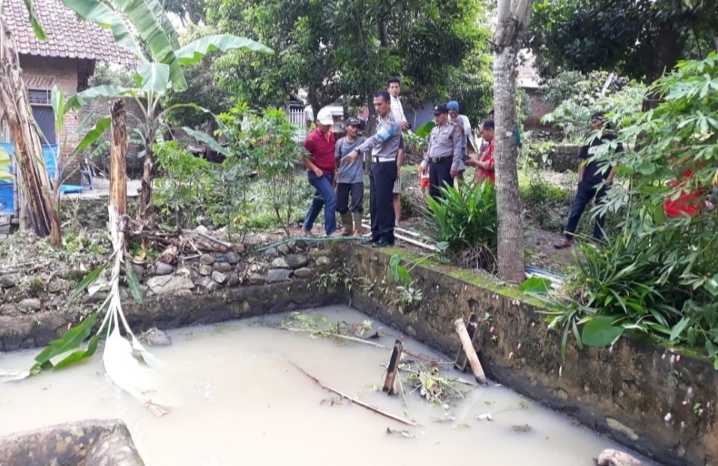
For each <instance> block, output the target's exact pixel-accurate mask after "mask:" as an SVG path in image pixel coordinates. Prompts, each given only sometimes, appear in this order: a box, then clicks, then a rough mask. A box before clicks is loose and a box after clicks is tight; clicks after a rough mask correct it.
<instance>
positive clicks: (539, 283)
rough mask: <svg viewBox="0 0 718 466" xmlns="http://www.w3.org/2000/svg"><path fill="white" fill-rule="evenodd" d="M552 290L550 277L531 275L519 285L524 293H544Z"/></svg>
mask: <svg viewBox="0 0 718 466" xmlns="http://www.w3.org/2000/svg"><path fill="white" fill-rule="evenodd" d="M550 290H551V280H549V279H548V278H539V277H531V278H528V279H526V280H524V282H523V283H522V284H521V285H520V286H519V291H520V292H522V293H536V294H544V293H548V292H549V291H550Z"/></svg>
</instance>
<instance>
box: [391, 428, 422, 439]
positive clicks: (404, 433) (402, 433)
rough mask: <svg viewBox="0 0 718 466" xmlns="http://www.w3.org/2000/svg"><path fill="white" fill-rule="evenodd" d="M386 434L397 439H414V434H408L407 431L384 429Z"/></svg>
mask: <svg viewBox="0 0 718 466" xmlns="http://www.w3.org/2000/svg"><path fill="white" fill-rule="evenodd" d="M386 433H387V434H391V435H396V436H398V437H404V438H414V437H415V436H414V434H412V433H411V432H409V431H408V430H398V429H392V428H391V427H387V428H386Z"/></svg>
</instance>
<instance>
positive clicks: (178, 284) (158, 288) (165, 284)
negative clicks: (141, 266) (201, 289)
mask: <svg viewBox="0 0 718 466" xmlns="http://www.w3.org/2000/svg"><path fill="white" fill-rule="evenodd" d="M147 286H149V287H150V289H151V290H152V292H154V293H155V294H169V293H176V292H179V291H183V290H191V289H192V288H194V283H192V280H190V279H189V278H187V277H180V276H177V275H162V276H158V277H152V278H150V279H149V280H147Z"/></svg>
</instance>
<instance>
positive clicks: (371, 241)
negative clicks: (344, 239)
mask: <svg viewBox="0 0 718 466" xmlns="http://www.w3.org/2000/svg"><path fill="white" fill-rule="evenodd" d="M377 241H379V240H378V239H376V238H362V239H361V244H374V243H376V242H377Z"/></svg>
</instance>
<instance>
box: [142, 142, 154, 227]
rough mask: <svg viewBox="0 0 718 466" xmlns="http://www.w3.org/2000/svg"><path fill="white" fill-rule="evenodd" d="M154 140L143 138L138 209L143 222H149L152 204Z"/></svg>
mask: <svg viewBox="0 0 718 466" xmlns="http://www.w3.org/2000/svg"><path fill="white" fill-rule="evenodd" d="M153 144H154V138H153V137H150V136H146V137H145V157H144V164H143V165H142V185H141V186H140V209H139V218H140V219H141V220H144V221H148V220H150V215H151V212H150V208H151V206H152V205H151V202H152V146H153Z"/></svg>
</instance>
